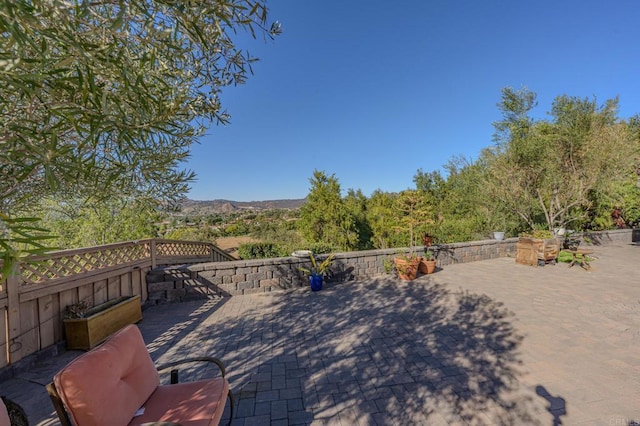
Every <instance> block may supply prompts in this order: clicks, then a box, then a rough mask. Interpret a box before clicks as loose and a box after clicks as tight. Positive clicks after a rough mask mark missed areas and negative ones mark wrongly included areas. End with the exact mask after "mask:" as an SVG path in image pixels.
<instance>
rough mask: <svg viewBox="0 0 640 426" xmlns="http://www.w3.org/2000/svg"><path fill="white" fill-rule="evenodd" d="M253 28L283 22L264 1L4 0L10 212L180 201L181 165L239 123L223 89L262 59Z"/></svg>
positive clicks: (5, 196) (6, 202)
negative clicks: (245, 39)
mask: <svg viewBox="0 0 640 426" xmlns="http://www.w3.org/2000/svg"><path fill="white" fill-rule="evenodd" d="M241 31H242V32H243V31H246V32H247V33H249V34H250V35H252V36H254V37H255V36H256V34H257V33H261V34H264V35H266V36H269V37H273V36H275V35H276V34H278V33H279V32H280V27H279V25H278V24H277V23H274V24H271V25H270V26H269V25H268V23H267V9H266V6H265V2H264V1H263V0H256V1H253V0H221V1H215V2H211V1H197V2H163V1H155V0H151V1H141V0H132V1H127V2H100V1H97V2H88V1H80V0H71V1H62V0H51V1H49V0H47V1H43V0H34V1H24V0H18V1H15V0H0V33H1V34H2V37H0V64H1V67H2V73H0V144H1V145H2V149H1V150H0V212H2V213H3V215H4V216H5V217H8V216H9V214H8V212H23V211H30V209H31V208H32V207H33V205H34V204H37V202H38V201H39V200H40V199H42V198H46V197H48V196H50V195H60V196H63V197H65V196H66V197H71V198H75V197H79V198H83V199H84V198H94V199H101V198H102V197H103V196H105V195H106V197H107V198H108V197H111V196H113V195H114V194H117V195H118V196H119V197H125V198H126V197H134V198H135V197H138V196H139V195H140V194H143V195H144V196H148V197H151V198H154V199H156V200H160V201H163V202H167V203H170V202H173V201H175V200H176V199H179V198H180V197H181V196H182V195H183V194H184V192H185V191H186V190H187V188H188V183H189V181H190V180H192V179H193V173H192V172H190V171H188V170H182V169H181V168H180V164H181V162H182V161H184V160H185V159H186V157H187V156H188V154H189V148H190V146H191V145H192V144H193V143H194V142H196V141H197V139H198V137H199V136H200V135H201V134H203V132H204V130H205V129H206V127H208V126H209V125H210V124H211V123H213V122H221V123H226V122H228V120H229V116H228V114H227V113H226V112H225V111H224V109H223V108H222V105H221V103H220V93H221V91H222V89H223V88H224V87H226V86H229V85H236V84H241V83H244V82H245V81H246V79H247V76H248V75H249V74H250V73H251V64H252V63H253V62H254V61H255V60H256V59H255V58H253V57H251V56H250V55H248V54H246V53H245V52H244V51H243V50H242V49H240V48H239V47H238V46H236V44H234V38H235V37H236V36H237V33H238V32H241ZM1 238H3V239H2V242H3V244H4V245H6V246H8V247H9V251H10V252H14V253H15V252H16V251H17V250H18V247H17V246H16V245H15V244H22V243H16V242H15V241H14V240H11V239H9V238H6V237H5V236H2V237H1ZM24 238H26V239H27V240H28V243H27V244H28V245H29V244H30V245H31V246H33V247H36V245H37V244H39V243H38V241H39V240H37V239H35V236H33V235H31V234H26V235H24Z"/></svg>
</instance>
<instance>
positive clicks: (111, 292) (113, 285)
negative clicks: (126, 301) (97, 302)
mask: <svg viewBox="0 0 640 426" xmlns="http://www.w3.org/2000/svg"><path fill="white" fill-rule="evenodd" d="M120 296H122V294H121V293H120V275H117V276H115V277H110V278H107V300H113V299H117V298H118V297H120Z"/></svg>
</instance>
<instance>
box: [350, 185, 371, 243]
mask: <svg viewBox="0 0 640 426" xmlns="http://www.w3.org/2000/svg"><path fill="white" fill-rule="evenodd" d="M343 201H344V206H345V208H346V209H347V211H348V213H349V215H351V217H353V220H354V222H355V223H354V225H355V229H356V233H357V235H358V243H357V246H356V249H357V250H368V249H370V248H372V245H371V237H372V236H373V231H372V230H371V225H370V224H369V222H368V221H367V197H365V195H364V194H363V193H362V191H361V190H359V189H358V190H357V191H356V190H353V189H349V190H348V191H347V195H346V196H345V197H344V199H343Z"/></svg>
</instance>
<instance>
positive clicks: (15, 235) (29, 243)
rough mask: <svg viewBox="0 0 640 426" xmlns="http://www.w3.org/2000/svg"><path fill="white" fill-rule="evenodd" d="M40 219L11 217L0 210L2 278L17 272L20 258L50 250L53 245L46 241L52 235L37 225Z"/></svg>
mask: <svg viewBox="0 0 640 426" xmlns="http://www.w3.org/2000/svg"><path fill="white" fill-rule="evenodd" d="M38 221H39V219H38V218H33V217H11V216H8V215H5V214H4V213H2V212H0V260H2V272H1V277H0V278H2V277H7V276H9V275H11V274H13V273H15V272H16V271H15V270H14V269H15V266H16V262H18V261H19V260H23V259H26V258H27V257H28V256H32V255H39V254H44V253H45V252H47V251H48V250H50V248H51V247H50V246H49V245H48V244H45V242H46V241H48V240H50V239H51V238H52V237H51V236H50V235H48V233H47V230H46V229H43V228H41V227H39V226H36V224H37V222H38Z"/></svg>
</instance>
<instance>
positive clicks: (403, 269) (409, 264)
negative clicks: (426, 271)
mask: <svg viewBox="0 0 640 426" xmlns="http://www.w3.org/2000/svg"><path fill="white" fill-rule="evenodd" d="M393 262H394V263H395V265H396V271H398V277H400V279H401V280H404V281H411V280H414V279H415V278H416V275H418V267H419V265H420V258H419V257H418V256H417V255H416V254H415V253H413V252H412V253H409V254H398V255H397V256H396V257H394V259H393Z"/></svg>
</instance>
